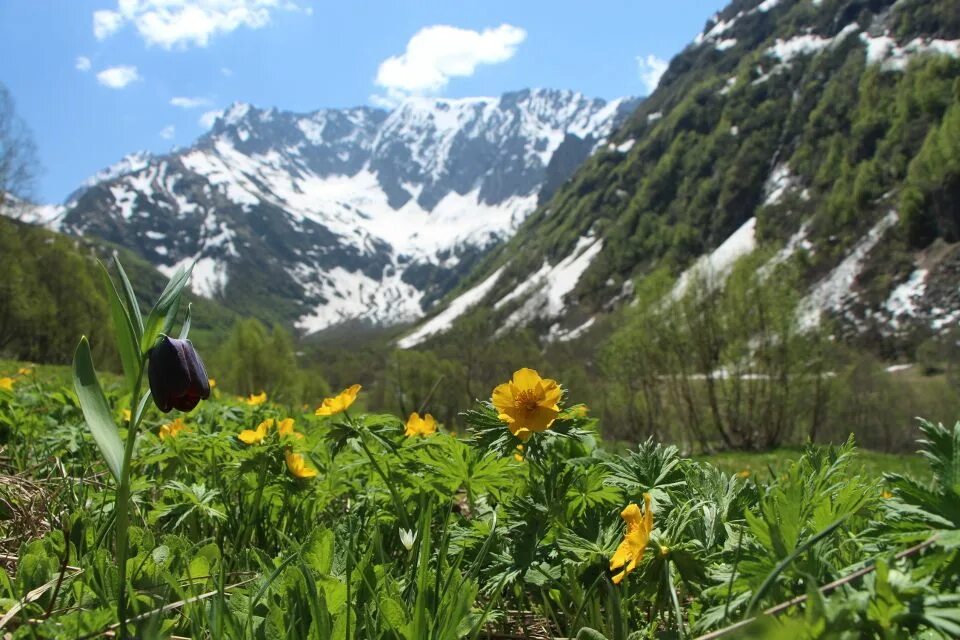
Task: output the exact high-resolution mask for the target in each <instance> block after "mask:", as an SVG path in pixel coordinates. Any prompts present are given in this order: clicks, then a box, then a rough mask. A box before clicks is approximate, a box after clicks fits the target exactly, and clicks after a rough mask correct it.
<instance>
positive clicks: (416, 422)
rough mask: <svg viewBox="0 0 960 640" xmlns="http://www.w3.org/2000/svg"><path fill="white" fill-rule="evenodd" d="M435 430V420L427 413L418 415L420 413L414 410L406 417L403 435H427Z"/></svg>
mask: <svg viewBox="0 0 960 640" xmlns="http://www.w3.org/2000/svg"><path fill="white" fill-rule="evenodd" d="M436 432H437V421H436V420H434V418H433V416H432V415H430V414H429V413H428V414H426V415H425V416H423V417H422V418H421V417H420V414H419V413H417V412H416V411H414V412H413V413H411V414H410V417H409V418H407V430H406V431H405V432H404V435H405V436H410V437H412V436H429V435H430V434H432V433H436Z"/></svg>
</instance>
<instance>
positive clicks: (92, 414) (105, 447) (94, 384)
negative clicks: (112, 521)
mask: <svg viewBox="0 0 960 640" xmlns="http://www.w3.org/2000/svg"><path fill="white" fill-rule="evenodd" d="M73 387H74V389H75V390H76V392H77V398H78V399H79V400H80V408H81V410H82V411H83V417H84V419H85V420H86V421H87V428H89V429H90V433H91V434H93V439H94V440H95V441H96V443H97V446H98V447H99V448H100V453H102V454H103V459H104V461H105V462H106V463H107V467H109V469H110V472H111V473H112V474H113V477H114V478H115V479H116V480H117V482H119V481H120V469H121V467H122V466H123V443H122V442H121V441H120V434H119V433H118V432H117V426H116V424H114V422H113V416H112V414H111V412H110V406H109V405H108V404H107V399H106V398H105V397H104V395H103V389H101V388H100V381H99V380H98V379H97V372H96V370H94V368H93V357H92V356H91V354H90V343H89V342H87V337H86V336H84V337H82V338H80V344H79V345H77V351H76V353H75V354H74V356H73Z"/></svg>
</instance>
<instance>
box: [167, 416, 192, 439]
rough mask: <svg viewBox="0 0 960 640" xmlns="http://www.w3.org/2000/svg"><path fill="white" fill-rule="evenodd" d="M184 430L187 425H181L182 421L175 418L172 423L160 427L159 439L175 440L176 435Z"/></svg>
mask: <svg viewBox="0 0 960 640" xmlns="http://www.w3.org/2000/svg"><path fill="white" fill-rule="evenodd" d="M186 428H187V425H185V424H184V423H183V419H182V418H177V419H176V420H174V421H173V422H168V423H167V424H165V425H162V426H161V427H160V439H161V440H166V439H167V438H176V437H177V434H179V433H180V432H181V431H183V430H185V429H186Z"/></svg>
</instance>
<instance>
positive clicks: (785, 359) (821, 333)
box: [0, 219, 960, 452]
mask: <svg viewBox="0 0 960 640" xmlns="http://www.w3.org/2000/svg"><path fill="white" fill-rule="evenodd" d="M0 251H2V255H3V256H4V258H5V265H6V274H5V277H3V278H0V356H4V357H12V358H17V359H21V360H31V361H36V362H52V363H64V362H68V361H69V360H70V358H71V356H72V352H73V348H74V346H75V342H76V337H77V336H78V335H80V334H86V335H89V336H91V343H92V344H93V345H94V347H95V349H97V350H98V351H99V352H100V353H99V354H98V361H99V362H102V363H104V364H103V365H102V366H103V367H104V368H108V369H109V368H114V369H119V364H118V361H117V359H116V356H115V355H114V354H112V353H111V352H110V348H109V346H108V345H109V342H108V341H105V340H102V339H100V336H102V335H105V333H104V332H105V329H106V328H108V327H109V323H110V318H109V312H108V308H107V303H106V299H105V295H104V289H103V287H104V283H103V280H102V279H101V275H100V273H99V267H98V266H97V264H96V260H95V259H96V258H97V257H98V255H101V256H102V255H103V253H104V249H103V248H102V247H96V248H95V247H93V246H90V245H88V244H85V243H84V242H83V241H78V240H74V239H70V238H67V237H64V236H59V235H57V234H53V233H50V232H48V231H45V230H42V229H37V228H34V227H29V226H26V225H22V224H19V223H15V222H11V221H8V220H4V219H0ZM125 264H128V262H127V261H126V259H125ZM772 264H773V263H772V262H771V261H770V255H769V254H767V253H764V252H757V253H755V254H754V255H751V256H749V257H747V258H745V259H743V260H741V261H740V262H739V263H738V264H737V265H736V266H735V268H734V269H733V271H732V272H731V273H730V274H728V275H727V276H726V277H723V278H721V277H718V276H717V274H702V275H701V276H700V277H696V278H692V279H690V280H689V285H688V286H686V288H685V289H683V290H681V289H678V288H677V285H676V279H675V278H673V277H672V275H671V274H670V273H669V272H668V271H667V270H666V269H661V270H660V271H657V272H654V273H653V274H652V275H650V276H649V277H647V278H645V279H644V280H643V281H642V282H641V285H640V287H639V288H638V290H637V292H636V303H635V304H633V305H629V306H626V307H624V308H622V309H620V310H618V311H615V312H613V313H612V314H610V315H608V316H607V317H605V318H602V319H600V320H598V322H597V324H596V325H595V330H594V331H592V332H591V333H589V334H588V335H587V336H586V337H585V338H583V339H581V340H577V341H573V342H568V343H551V344H546V343H542V342H541V340H540V338H539V337H538V335H537V333H535V332H534V331H533V330H531V329H514V330H510V331H501V332H497V333H496V335H494V336H492V337H491V336H490V330H491V323H492V322H493V320H492V319H491V317H490V316H489V313H490V312H489V311H482V310H481V311H479V312H476V313H471V314H467V315H465V316H464V317H462V318H461V319H460V320H459V321H458V322H457V323H455V325H454V327H453V328H452V330H451V331H450V332H448V333H447V334H445V335H442V336H439V337H438V338H435V339H433V340H432V341H430V343H429V344H428V345H426V346H425V347H422V348H418V349H412V350H397V349H395V348H394V346H393V345H394V344H395V339H396V337H397V332H396V331H394V332H389V331H388V332H385V333H381V334H376V333H371V334H370V336H365V337H360V336H359V335H358V336H355V337H352V338H351V337H348V336H341V338H340V339H339V340H337V341H332V340H331V341H326V342H319V343H318V342H316V341H315V340H313V339H310V340H300V341H298V340H297V339H296V338H295V337H294V335H293V334H292V333H291V332H290V331H289V330H287V329H286V328H284V327H282V326H280V325H274V326H272V327H267V326H265V325H264V324H263V323H261V322H260V321H259V320H256V319H251V318H247V319H239V320H238V319H237V318H236V316H235V315H232V314H230V313H229V312H226V311H224V310H223V309H222V307H219V306H218V305H216V304H215V303H212V302H210V301H204V300H199V299H198V300H195V303H196V304H195V308H194V310H193V318H194V327H195V328H194V330H193V331H192V333H191V335H192V337H193V338H194V341H195V342H196V343H197V345H198V348H199V349H200V352H201V354H202V356H203V358H204V359H205V361H206V363H207V369H208V371H209V373H210V375H211V376H212V377H214V378H215V379H216V380H217V388H218V389H219V390H220V391H221V392H224V393H233V394H237V395H244V396H246V395H248V394H254V393H260V392H261V391H265V392H267V394H268V395H269V396H270V398H271V399H272V400H274V401H277V402H281V403H286V404H289V405H291V406H296V407H298V408H302V405H304V404H306V405H308V406H309V405H314V404H317V403H319V402H320V400H321V399H322V398H323V397H325V396H326V395H328V394H329V393H330V392H331V390H332V391H337V390H339V389H341V388H346V387H347V386H349V385H351V384H354V383H359V384H362V385H363V386H364V392H363V394H362V395H361V404H363V405H365V407H364V408H365V409H366V410H372V411H378V410H383V411H391V412H399V413H401V414H403V415H406V414H409V413H410V412H412V411H426V412H430V413H432V414H433V415H434V416H435V417H436V418H437V419H438V420H439V421H440V422H441V423H443V424H445V425H447V426H448V427H449V428H454V429H457V428H460V427H461V418H460V415H459V414H460V413H461V412H462V411H464V410H465V409H467V408H468V407H469V406H470V405H471V404H472V403H473V401H474V400H475V399H487V398H489V396H490V392H491V390H492V389H493V387H494V386H495V385H496V384H498V383H500V382H502V381H503V380H505V379H506V378H507V377H508V376H509V374H510V373H511V372H512V371H514V370H515V369H517V368H520V367H523V366H528V367H533V368H536V369H539V370H540V371H541V372H542V373H543V374H544V375H546V376H549V377H551V378H555V379H557V380H559V381H560V382H561V383H562V384H563V385H564V386H565V387H567V388H569V389H575V390H576V394H577V395H576V396H575V397H571V398H569V399H568V401H567V402H568V403H573V402H583V403H586V404H587V406H588V407H589V408H590V412H591V415H593V416H594V417H597V418H599V420H600V426H601V429H602V430H603V432H604V435H605V436H606V437H608V438H610V439H614V440H617V439H619V440H627V441H638V440H642V439H645V438H647V437H654V438H655V439H657V440H661V441H670V442H676V443H679V444H681V445H682V446H683V447H684V448H685V449H687V450H689V451H691V452H695V451H703V450H718V449H730V448H736V449H768V448H773V447H777V446H783V445H797V444H801V443H803V442H805V441H806V440H808V439H809V440H813V441H820V442H824V441H842V440H844V439H845V438H846V436H847V435H848V434H849V433H851V432H852V433H854V434H856V436H857V438H858V440H859V442H860V443H861V444H862V445H863V446H866V447H870V448H874V449H884V450H903V449H905V448H909V447H910V446H912V442H913V439H914V436H915V433H914V429H913V417H914V416H917V415H925V416H931V417H933V418H934V419H936V420H942V421H945V422H950V421H954V420H956V419H957V418H958V417H960V346H958V345H960V335H957V333H958V332H956V331H955V332H954V333H953V334H942V335H940V336H933V337H927V338H926V339H924V340H919V339H918V340H916V342H915V344H916V348H915V349H913V351H914V352H913V353H912V354H910V355H912V356H913V359H914V360H916V361H917V364H916V365H914V366H913V367H912V368H911V369H909V370H903V371H898V372H895V373H893V372H889V371H886V370H885V369H886V367H887V364H886V363H884V362H882V361H881V360H880V359H878V358H877V357H876V356H875V355H874V354H873V353H871V352H870V351H867V350H865V349H858V348H855V347H853V346H850V345H846V344H843V343H841V342H839V341H837V340H835V339H834V338H833V337H832V332H831V330H830V329H831V328H830V327H829V325H824V326H822V327H820V328H816V329H810V328H804V327H801V326H800V321H799V314H798V304H799V300H800V298H801V296H800V293H799V292H800V291H801V290H802V288H803V287H802V284H801V281H800V279H799V277H798V276H797V274H796V272H795V271H794V270H793V269H792V267H791V266H790V265H788V264H785V265H780V266H776V267H774V266H770V265H772ZM129 265H130V266H128V271H130V272H131V277H133V278H134V279H135V281H138V286H139V283H140V282H142V281H145V280H146V281H149V283H148V285H149V286H147V289H148V290H150V295H154V294H155V293H156V292H154V291H153V290H154V289H156V290H157V291H159V288H160V287H162V277H161V276H160V275H159V274H157V273H156V272H153V271H151V270H150V269H149V268H148V267H147V266H145V265H144V264H138V263H137V262H136V261H130V262H129ZM371 336H373V337H371Z"/></svg>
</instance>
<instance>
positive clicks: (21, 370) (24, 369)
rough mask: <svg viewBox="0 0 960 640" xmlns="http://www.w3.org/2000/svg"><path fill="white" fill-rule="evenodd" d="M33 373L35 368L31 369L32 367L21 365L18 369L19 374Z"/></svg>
mask: <svg viewBox="0 0 960 640" xmlns="http://www.w3.org/2000/svg"><path fill="white" fill-rule="evenodd" d="M31 373H33V369H31V368H30V367H20V368H19V369H17V375H18V376H28V375H30V374H31Z"/></svg>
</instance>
